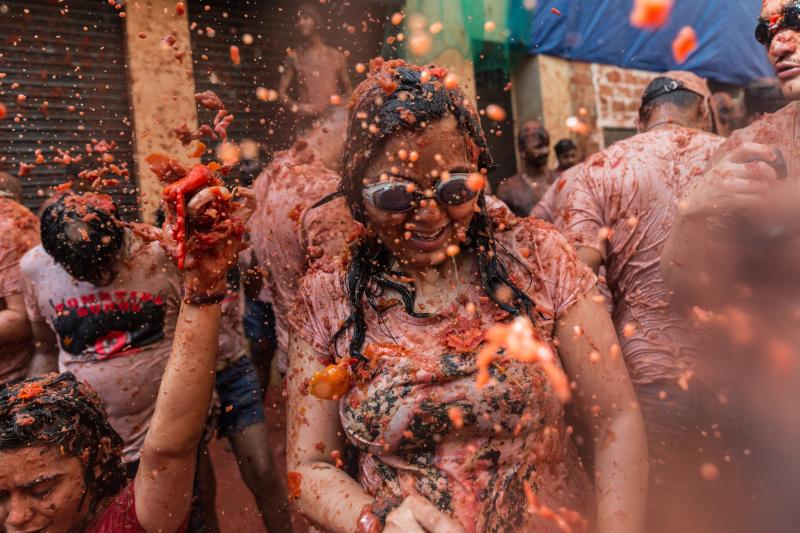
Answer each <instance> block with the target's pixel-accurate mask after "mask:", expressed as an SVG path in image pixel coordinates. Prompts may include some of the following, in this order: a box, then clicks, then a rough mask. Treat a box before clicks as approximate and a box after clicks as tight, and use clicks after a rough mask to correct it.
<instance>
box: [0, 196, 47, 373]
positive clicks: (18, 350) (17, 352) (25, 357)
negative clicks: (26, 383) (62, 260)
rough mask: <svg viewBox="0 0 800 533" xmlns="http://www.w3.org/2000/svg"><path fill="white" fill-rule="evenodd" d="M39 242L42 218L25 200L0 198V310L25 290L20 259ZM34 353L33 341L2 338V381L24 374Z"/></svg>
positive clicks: (0, 366)
mask: <svg viewBox="0 0 800 533" xmlns="http://www.w3.org/2000/svg"><path fill="white" fill-rule="evenodd" d="M38 244H39V219H38V218H36V216H35V215H34V214H33V213H31V212H30V211H29V210H28V209H26V208H25V207H24V206H22V204H20V203H18V202H16V201H14V200H12V199H10V198H0V310H1V309H4V308H5V301H4V298H7V297H9V296H11V295H13V294H22V273H21V272H20V269H19V261H20V259H21V258H22V256H23V255H25V253H26V252H27V251H28V250H30V249H31V248H33V247H34V246H36V245H38ZM32 355H33V343H32V341H24V342H15V343H12V344H2V341H1V340H0V383H7V382H9V381H11V380H14V379H18V378H22V377H25V374H26V372H27V370H28V363H30V360H31V356H32Z"/></svg>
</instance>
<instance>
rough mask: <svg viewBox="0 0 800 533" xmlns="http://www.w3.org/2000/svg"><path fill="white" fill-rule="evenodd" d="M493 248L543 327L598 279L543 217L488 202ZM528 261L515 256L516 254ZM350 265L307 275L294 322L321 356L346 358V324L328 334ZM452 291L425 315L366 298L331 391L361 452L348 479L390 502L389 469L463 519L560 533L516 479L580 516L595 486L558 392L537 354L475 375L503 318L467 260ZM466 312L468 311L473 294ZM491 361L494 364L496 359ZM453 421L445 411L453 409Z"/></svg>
mask: <svg viewBox="0 0 800 533" xmlns="http://www.w3.org/2000/svg"><path fill="white" fill-rule="evenodd" d="M491 212H492V215H493V220H494V222H495V225H497V223H499V222H504V223H505V224H506V227H507V228H508V229H507V230H505V231H499V230H496V237H497V241H498V243H499V245H502V246H498V250H507V251H508V252H509V253H511V254H513V255H514V256H515V257H516V258H517V259H518V260H519V261H520V263H521V264H520V263H517V262H515V261H514V260H512V259H511V258H510V257H508V256H507V255H506V253H505V252H500V253H501V257H502V258H503V260H504V264H505V265H506V267H507V268H508V270H509V274H510V276H511V278H512V279H513V281H514V282H515V284H516V285H517V286H518V287H520V288H522V289H523V290H525V291H526V293H527V294H528V296H529V297H530V298H531V299H532V300H533V302H534V304H535V306H536V316H534V317H533V319H534V322H535V324H536V326H537V329H538V331H539V333H540V335H541V337H542V338H543V339H544V340H545V341H546V342H550V341H552V339H553V335H554V330H555V321H556V320H558V319H559V318H561V317H563V316H564V314H565V313H566V312H567V311H568V310H569V309H570V307H572V306H573V305H574V304H575V303H576V302H577V301H578V299H580V298H581V297H583V296H584V295H585V294H586V293H588V292H589V291H590V290H591V289H592V288H593V287H594V285H595V276H594V275H593V274H592V272H591V271H590V270H589V269H588V268H587V267H586V266H585V265H583V264H582V263H581V262H580V260H579V259H578V258H577V256H576V254H575V252H574V250H573V249H572V248H570V246H569V245H568V244H567V242H566V240H565V239H564V237H563V236H562V235H561V234H560V233H559V232H558V231H556V230H555V229H554V228H553V227H552V226H551V225H549V224H546V223H543V222H540V221H537V220H535V219H532V218H527V219H517V218H516V217H513V216H511V215H510V213H509V212H508V211H507V209H506V208H499V209H493V210H492V211H491ZM523 265H524V266H523ZM346 268H347V267H346V265H341V264H338V263H337V264H331V263H327V262H320V263H317V264H316V265H315V266H314V267H313V268H312V269H311V270H310V271H309V274H308V275H307V276H306V278H304V280H303V282H302V287H301V290H300V292H299V296H298V301H297V307H296V311H295V312H294V313H292V315H291V316H290V320H291V321H292V326H293V327H294V328H295V334H296V335H297V336H298V337H299V338H300V339H302V340H304V341H305V342H307V343H309V344H310V345H311V346H312V347H313V348H314V350H315V351H316V352H317V354H318V356H319V358H320V359H321V360H322V361H325V362H331V361H333V360H334V359H335V358H336V356H337V354H339V355H343V356H346V355H347V354H348V353H349V352H348V345H349V341H350V338H351V335H352V330H348V331H347V332H345V333H344V334H343V335H341V336H340V338H339V340H338V342H337V343H336V346H334V345H333V338H334V335H335V334H336V332H337V331H338V330H339V328H340V326H341V325H342V324H343V323H344V321H345V320H346V319H347V317H348V316H349V313H350V306H349V304H348V300H347V292H346V286H345V281H344V277H345V274H346ZM461 275H462V279H461V283H460V286H458V287H456V286H454V287H453V290H454V291H459V293H460V294H459V296H458V298H457V301H456V302H455V303H453V304H452V305H450V306H449V307H447V308H444V309H442V310H439V311H438V312H436V313H435V316H434V317H431V318H414V317H411V316H410V315H408V314H407V313H406V311H405V309H404V308H403V306H402V305H393V306H390V305H391V304H392V303H393V299H394V298H395V296H394V294H393V293H391V292H379V293H375V294H374V301H375V302H376V303H377V305H378V306H379V307H382V308H383V309H384V310H383V311H379V310H376V309H375V308H373V307H371V306H370V305H369V304H368V303H366V302H365V304H364V309H365V318H366V324H367V331H366V339H365V342H364V346H363V348H362V352H363V353H364V354H365V355H366V356H367V357H370V358H371V360H372V364H363V363H362V364H359V365H358V366H357V368H356V373H357V374H358V375H359V376H360V377H361V378H363V381H361V382H360V383H359V384H358V386H354V387H352V388H351V389H350V391H349V392H348V393H347V394H346V395H345V396H344V397H343V398H342V400H341V401H340V403H339V411H340V420H341V423H342V427H343V430H344V433H345V435H346V436H347V438H348V440H349V442H350V443H351V444H353V445H354V446H356V447H357V448H358V449H359V450H360V451H361V452H362V453H361V454H360V455H359V462H360V465H359V466H360V469H359V476H358V480H359V482H360V483H361V485H362V487H364V489H365V490H366V491H367V492H368V493H369V494H371V495H372V496H374V497H376V498H377V499H378V500H379V501H382V502H386V503H388V504H389V505H390V506H396V505H398V504H399V503H400V502H401V501H402V498H403V496H404V494H405V493H404V489H403V487H402V486H401V484H400V483H399V482H398V476H401V477H403V478H405V479H406V480H409V479H410V480H411V481H413V482H414V488H415V489H416V490H417V491H418V492H419V493H420V494H422V495H423V496H425V497H426V498H428V499H429V500H431V501H432V502H434V503H435V504H436V505H437V506H438V507H439V508H441V509H443V510H445V512H448V513H449V514H451V515H452V516H453V517H455V518H456V519H458V520H459V521H460V522H461V523H462V525H464V527H465V528H466V530H467V531H470V532H472V531H542V532H548V533H549V532H555V531H559V529H558V527H557V526H555V524H553V523H552V522H545V521H543V520H541V519H539V518H538V517H537V516H535V515H531V514H529V513H527V512H526V511H525V509H526V507H527V500H526V499H525V496H524V490H523V484H524V483H529V484H530V486H531V487H532V489H533V491H534V492H535V493H536V495H537V497H538V498H539V500H540V501H541V502H543V503H545V504H546V505H548V506H549V507H550V508H552V509H560V508H562V507H563V508H566V509H569V510H571V511H575V512H578V513H580V514H581V515H582V516H583V517H584V518H586V519H588V520H589V521H591V520H592V516H593V511H592V509H593V496H592V489H591V484H590V482H589V479H588V477H587V476H586V473H585V472H584V470H583V468H582V467H581V465H580V463H579V461H578V459H577V455H576V452H575V449H574V447H573V445H572V442H571V441H570V439H569V436H568V433H567V431H566V424H565V422H564V410H563V404H562V403H561V402H560V401H559V400H558V398H557V397H556V396H555V394H554V393H553V392H552V390H551V389H550V386H549V382H548V380H547V378H545V377H544V376H543V375H542V374H541V369H539V368H537V366H536V365H526V364H523V363H519V362H515V361H506V360H502V361H500V362H499V368H501V369H502V370H497V372H496V373H495V374H494V377H495V378H496V380H497V381H496V383H495V384H493V385H491V386H487V387H485V388H483V389H479V388H478V387H477V385H476V382H475V378H476V372H477V369H476V364H475V362H476V354H477V351H478V350H479V349H480V346H481V345H482V343H483V341H484V336H485V334H486V332H487V331H488V330H489V329H490V328H491V327H492V326H493V325H495V324H497V323H500V322H507V321H508V320H510V316H509V315H508V314H507V313H506V312H505V311H503V310H502V309H500V308H499V307H498V306H497V305H496V304H494V303H493V302H492V301H491V300H490V299H489V298H488V296H487V295H486V293H485V292H484V291H483V289H482V287H481V284H480V281H479V274H478V273H477V272H476V271H475V267H474V265H473V268H472V269H471V270H468V271H464V270H463V269H462V272H461ZM470 304H474V305H475V312H474V314H470V308H471V305H470ZM493 372H494V370H493ZM453 409H454V410H456V411H458V412H459V413H460V414H461V416H462V417H463V421H464V424H463V427H458V426H457V425H455V423H454V422H452V416H451V413H452V412H453V411H452V410H453Z"/></svg>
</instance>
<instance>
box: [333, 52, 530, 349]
mask: <svg viewBox="0 0 800 533" xmlns="http://www.w3.org/2000/svg"><path fill="white" fill-rule="evenodd" d="M371 67H372V68H371V69H370V74H369V76H368V77H367V79H366V80H364V81H363V82H362V83H361V84H360V85H359V86H358V87H357V88H356V90H355V92H354V93H353V96H352V98H351V101H350V119H349V127H348V133H347V142H346V143H345V148H344V151H343V153H342V167H341V168H342V169H343V170H342V181H341V184H340V187H339V191H338V192H337V195H340V196H344V197H345V199H346V201H347V205H348V207H349V208H350V212H351V213H352V216H353V218H354V219H355V220H356V221H357V222H360V223H362V224H364V225H367V224H368V220H367V215H366V211H365V208H364V199H363V195H362V188H363V178H364V176H363V174H364V172H365V170H366V168H367V166H368V165H369V162H370V160H371V159H372V158H373V157H374V156H375V155H376V154H378V153H379V150H380V149H381V148H382V147H383V145H384V144H385V143H386V140H387V138H389V137H390V136H392V135H393V134H395V133H396V132H398V131H400V130H412V131H421V130H423V129H424V128H425V127H427V125H428V124H430V123H431V122H433V121H435V120H437V119H440V118H443V117H445V116H446V115H451V116H453V117H454V118H455V120H456V122H457V124H458V128H459V130H460V131H461V132H462V133H463V134H464V137H465V139H466V141H467V149H468V152H469V155H470V158H471V159H472V161H473V162H474V163H475V164H476V166H477V168H478V170H481V171H484V172H485V171H488V170H489V169H490V168H491V167H492V166H493V162H492V157H491V154H490V153H489V148H488V146H487V144H486V139H485V137H484V134H483V129H482V128H481V122H480V118H479V116H478V114H477V113H476V111H475V108H474V107H473V106H472V104H471V103H470V102H469V100H468V99H467V97H466V95H465V94H464V93H463V91H461V90H460V89H459V88H458V87H453V86H452V84H451V83H448V80H447V78H448V72H447V70H446V69H444V68H442V67H437V66H433V65H431V66H427V67H420V66H415V65H409V64H407V63H406V62H405V61H402V60H392V61H386V62H384V61H383V60H382V59H380V58H379V59H378V60H377V61H376V62H373V64H372V65H371ZM478 206H479V208H480V211H479V212H478V213H476V214H475V216H474V217H473V219H472V223H471V224H470V227H469V231H468V242H467V243H466V245H467V246H468V247H469V248H471V249H472V250H474V251H475V252H476V255H477V258H478V259H477V260H478V270H479V272H480V277H481V284H482V286H483V288H484V290H485V291H486V293H487V294H488V295H489V297H490V298H492V300H494V302H495V303H496V304H497V305H498V306H500V307H501V308H502V309H504V310H505V311H507V312H509V313H511V314H512V315H519V314H521V313H525V314H528V315H530V314H531V313H532V312H533V307H534V305H533V302H532V301H531V299H530V298H529V297H528V296H527V295H526V294H525V292H524V291H522V290H520V289H519V288H518V287H517V286H516V285H514V283H512V282H511V280H510V279H509V276H508V272H507V269H506V267H505V265H504V264H503V263H502V262H501V261H500V260H499V258H498V256H497V250H496V245H495V244H496V243H495V239H494V235H493V232H492V224H491V221H490V220H489V216H488V213H487V210H486V200H485V196H484V194H483V193H481V194H480V195H479V196H478ZM512 260H516V261H518V260H517V259H516V258H513V256H512ZM520 264H521V263H520ZM391 266H392V256H391V253H390V252H389V251H388V250H387V249H386V248H385V247H384V246H382V245H381V244H379V243H378V242H375V241H374V240H373V239H370V238H366V237H364V238H361V239H360V240H359V241H357V242H356V243H355V244H354V245H353V247H352V249H351V261H350V265H349V269H348V272H347V278H346V288H347V291H348V299H349V303H350V316H349V317H348V319H347V320H346V321H345V323H344V325H343V326H342V327H341V329H339V331H338V332H337V333H336V335H335V336H334V339H333V343H334V345H335V344H336V341H337V340H338V338H339V337H340V336H341V335H342V334H344V333H345V331H347V330H349V329H350V328H352V331H353V336H352V339H351V341H350V348H349V352H350V355H351V356H352V357H355V358H358V359H361V360H364V359H365V357H364V355H363V354H362V352H361V349H362V347H363V344H364V340H365V338H366V330H367V324H366V319H365V316H364V300H365V299H366V301H367V302H368V304H369V305H370V306H371V307H372V308H373V309H376V310H377V309H378V302H377V300H378V296H379V294H380V292H381V291H382V289H387V288H388V289H393V290H395V291H397V292H398V293H399V294H400V296H401V298H402V300H403V304H404V306H405V310H406V312H407V313H408V314H409V315H411V316H416V317H425V316H428V315H425V314H419V313H416V312H415V311H414V298H415V290H414V287H413V285H412V286H408V285H406V284H404V283H401V282H399V281H397V279H398V278H399V277H401V276H402V272H398V271H393V270H392V268H391ZM503 287H506V288H507V289H510V290H511V294H512V298H511V299H510V300H509V299H508V298H502V297H501V296H500V295H499V294H498V291H499V290H501V289H502V288H503ZM507 289H506V290H507ZM500 292H502V291H500Z"/></svg>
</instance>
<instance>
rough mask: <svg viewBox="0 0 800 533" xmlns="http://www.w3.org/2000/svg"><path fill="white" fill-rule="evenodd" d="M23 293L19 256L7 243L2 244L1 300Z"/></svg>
mask: <svg viewBox="0 0 800 533" xmlns="http://www.w3.org/2000/svg"><path fill="white" fill-rule="evenodd" d="M21 291H22V274H21V273H20V270H19V256H18V254H17V253H15V250H13V249H12V248H11V247H9V246H7V245H6V243H0V298H6V297H8V296H11V295H12V294H16V293H19V292H21Z"/></svg>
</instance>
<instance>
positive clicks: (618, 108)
mask: <svg viewBox="0 0 800 533" xmlns="http://www.w3.org/2000/svg"><path fill="white" fill-rule="evenodd" d="M591 72H592V85H593V88H594V93H595V107H596V112H597V127H599V128H625V129H631V128H635V127H636V119H637V118H638V116H639V104H640V102H641V100H640V99H641V96H642V91H644V89H645V87H646V86H647V84H648V83H650V81H651V80H652V79H653V77H654V76H655V75H654V74H653V73H652V72H645V71H641V70H632V69H622V68H619V67H613V66H609V65H598V64H593V65H591Z"/></svg>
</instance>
